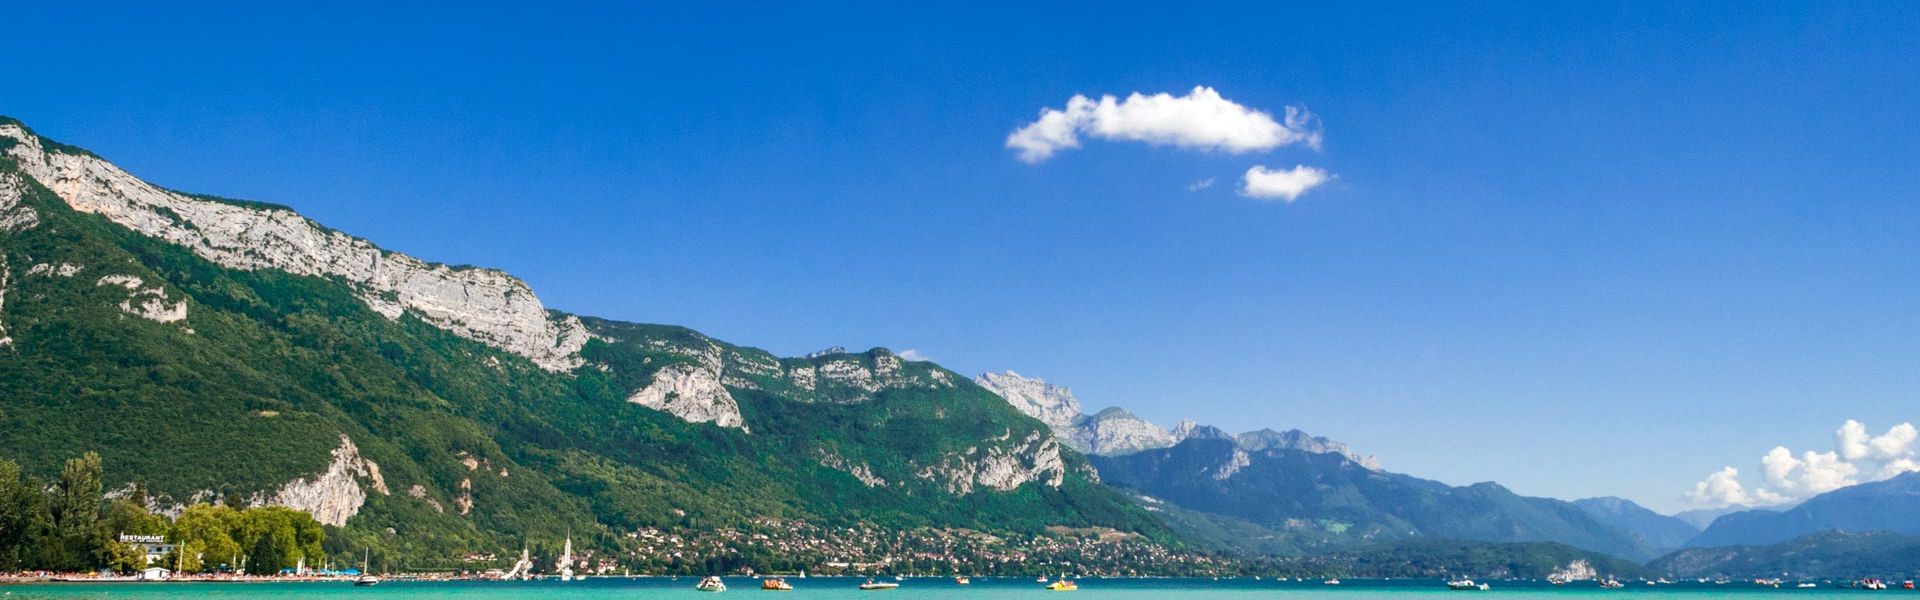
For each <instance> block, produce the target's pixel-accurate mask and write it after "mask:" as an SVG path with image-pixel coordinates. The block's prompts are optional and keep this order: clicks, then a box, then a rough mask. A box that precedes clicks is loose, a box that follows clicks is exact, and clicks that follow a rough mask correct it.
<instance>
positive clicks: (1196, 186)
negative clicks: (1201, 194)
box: [1187, 177, 1213, 192]
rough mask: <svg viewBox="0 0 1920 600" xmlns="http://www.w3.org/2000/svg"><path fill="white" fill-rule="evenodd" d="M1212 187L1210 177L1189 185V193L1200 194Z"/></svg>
mask: <svg viewBox="0 0 1920 600" xmlns="http://www.w3.org/2000/svg"><path fill="white" fill-rule="evenodd" d="M1210 187H1213V178H1212V177H1208V178H1206V179H1202V180H1199V181H1195V182H1193V183H1189V184H1187V191H1189V192H1198V191H1200V190H1204V189H1207V188H1210Z"/></svg>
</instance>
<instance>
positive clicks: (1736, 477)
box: [1687, 467, 1753, 506]
mask: <svg viewBox="0 0 1920 600" xmlns="http://www.w3.org/2000/svg"><path fill="white" fill-rule="evenodd" d="M1687 501H1688V502H1692V503H1694V504H1698V505H1700V506H1731V505H1735V504H1753V499H1752V498H1751V497H1749V496H1748V495H1747V490H1746V487H1745V486H1742V485H1740V470H1739V469H1735V468H1733V467H1725V468H1722V469H1720V470H1718V471H1714V472H1713V474H1712V475H1708V476H1707V478H1706V479H1704V480H1702V481H1700V483H1696V484H1693V491H1691V492H1687Z"/></svg>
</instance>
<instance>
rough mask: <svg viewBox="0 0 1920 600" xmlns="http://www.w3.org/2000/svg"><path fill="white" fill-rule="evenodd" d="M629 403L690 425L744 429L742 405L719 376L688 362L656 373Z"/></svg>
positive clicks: (629, 398) (634, 394)
mask: <svg viewBox="0 0 1920 600" xmlns="http://www.w3.org/2000/svg"><path fill="white" fill-rule="evenodd" d="M627 401H628V402H632V403H635V404H639V405H641V406H645V407H647V408H651V409H654V410H659V411H665V412H667V413H670V414H672V415H673V416H676V417H680V418H682V419H685V420H686V421H687V422H689V423H713V424H714V425H718V426H721V427H734V428H743V427H744V423H745V421H744V420H743V419H741V417H740V404H739V403H738V402H735V401H734V400H733V395H732V394H729V393H727V388H726V386H723V385H720V375H719V374H718V373H715V372H714V371H712V370H709V369H706V368H703V367H699V366H695V365H692V364H688V363H680V364H676V365H669V366H667V367H665V368H662V369H660V370H659V371H655V372H654V374H653V383H651V384H648V385H647V387H644V388H641V389H640V391H637V392H634V393H633V395H632V396H630V397H628V398H627Z"/></svg>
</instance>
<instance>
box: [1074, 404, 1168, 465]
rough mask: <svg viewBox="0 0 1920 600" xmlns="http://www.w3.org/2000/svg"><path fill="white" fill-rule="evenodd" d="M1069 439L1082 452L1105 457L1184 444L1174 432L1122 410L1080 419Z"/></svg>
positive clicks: (1101, 412)
mask: <svg viewBox="0 0 1920 600" xmlns="http://www.w3.org/2000/svg"><path fill="white" fill-rule="evenodd" d="M1069 435H1070V437H1069V439H1072V440H1074V441H1075V442H1076V443H1077V444H1078V445H1077V447H1078V448H1081V449H1082V451H1084V452H1086V453H1088V454H1098V455H1102V456H1118V455H1121V454H1129V453H1133V452H1139V451H1141V450H1152V449H1154V448H1165V447H1168V446H1172V445H1174V444H1177V443H1179V442H1180V439H1179V438H1178V437H1177V436H1175V435H1174V434H1173V433H1172V432H1169V431H1167V430H1165V429H1162V428H1161V427H1160V426H1159V425H1155V424H1153V423H1152V422H1150V421H1147V420H1146V419H1142V418H1140V417H1137V416H1134V414H1133V413H1130V412H1127V411H1126V409H1122V408H1118V407H1115V408H1108V409H1106V410H1103V411H1100V412H1099V413H1098V414H1095V415H1093V416H1090V417H1085V418H1082V419H1080V421H1079V422H1078V423H1077V424H1075V425H1074V430H1073V431H1072V432H1071V433H1070V434H1069Z"/></svg>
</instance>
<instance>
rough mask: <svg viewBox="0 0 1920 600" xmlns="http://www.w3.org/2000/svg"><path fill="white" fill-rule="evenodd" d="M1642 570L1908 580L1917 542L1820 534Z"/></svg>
mask: <svg viewBox="0 0 1920 600" xmlns="http://www.w3.org/2000/svg"><path fill="white" fill-rule="evenodd" d="M1647 566H1648V567H1650V568H1652V569H1653V570H1655V571H1658V572H1661V573H1669V574H1672V575H1674V576H1676V577H1727V578H1738V579H1745V578H1755V577H1787V578H1791V579H1829V578H1831V579H1842V580H1852V579H1856V578H1861V577H1896V578H1910V577H1914V576H1915V575H1920V536H1911V535H1904V534H1899V533H1892V532H1886V531H1873V532H1851V531H1822V532H1819V533H1810V534H1807V535H1803V536H1800V537H1796V538H1793V539H1790V540H1787V541H1783V542H1778V543H1774V544H1766V545H1747V546H1719V547H1712V548H1688V549H1685V550H1681V551H1679V552H1675V553H1673V554H1669V555H1667V556H1663V557H1661V558H1660V559H1658V560H1655V561H1653V562H1651V563H1649V564H1648V565H1647Z"/></svg>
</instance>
